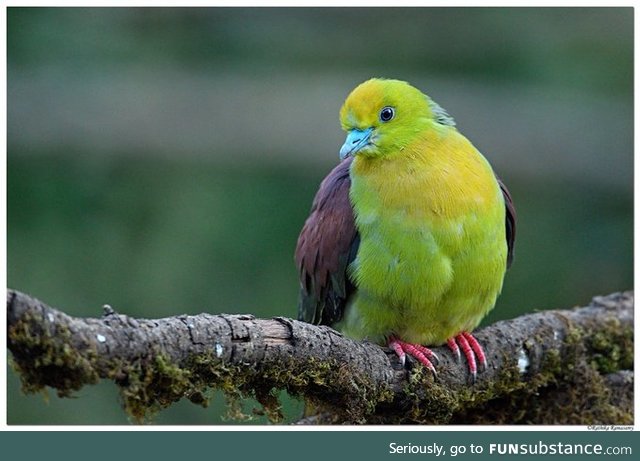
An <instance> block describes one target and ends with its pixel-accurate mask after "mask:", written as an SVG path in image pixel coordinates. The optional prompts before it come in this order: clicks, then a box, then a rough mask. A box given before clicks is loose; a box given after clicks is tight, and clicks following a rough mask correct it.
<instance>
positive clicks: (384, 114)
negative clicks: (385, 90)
mask: <svg viewBox="0 0 640 461" xmlns="http://www.w3.org/2000/svg"><path fill="white" fill-rule="evenodd" d="M394 115H396V111H395V110H394V108H393V107H389V106H387V107H383V108H382V110H381V111H380V120H381V121H383V122H388V121H389V120H391V119H392V118H393V116H394Z"/></svg>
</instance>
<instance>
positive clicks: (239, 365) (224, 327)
mask: <svg viewBox="0 0 640 461" xmlns="http://www.w3.org/2000/svg"><path fill="white" fill-rule="evenodd" d="M7 316H8V320H7V325H8V347H9V350H10V351H11V352H12V354H13V363H14V366H15V368H16V370H17V372H18V373H19V375H20V377H21V380H22V384H23V389H24V390H25V391H27V392H35V391H38V390H41V389H42V388H44V387H45V386H50V387H53V388H55V389H57V391H58V394H59V395H61V396H68V395H70V394H71V393H72V392H73V391H75V390H78V389H80V388H81V387H83V386H85V385H87V384H94V383H96V382H97V381H98V380H99V379H110V380H113V381H114V382H115V383H116V384H117V385H118V386H119V388H120V391H121V394H122V396H123V402H124V407H125V410H126V411H127V412H128V413H129V414H130V415H132V416H133V417H134V418H135V419H136V420H138V421H142V420H143V419H144V418H145V417H146V416H148V415H149V414H151V413H153V412H154V411H157V410H159V409H161V408H165V407H167V406H169V405H170V404H171V403H173V402H176V401H178V400H179V399H181V398H184V397H186V398H188V399H190V400H191V401H192V402H194V403H199V404H204V403H206V400H207V399H206V397H205V395H206V392H207V390H209V389H222V390H223V391H224V392H225V393H226V394H227V396H229V397H231V399H232V400H233V399H236V400H237V399H240V398H243V397H254V398H256V399H257V400H258V401H259V402H260V403H261V404H262V405H263V406H264V409H265V411H266V413H267V414H268V415H269V416H270V418H271V419H272V420H275V421H277V420H279V419H280V418H281V414H280V409H279V405H278V401H277V397H276V392H277V390H280V389H284V390H286V391H287V392H289V393H290V394H292V395H295V396H303V397H304V398H306V399H307V400H308V401H310V402H311V403H312V404H313V405H314V406H315V407H316V408H320V409H322V410H323V412H322V414H321V417H316V418H315V419H313V420H306V421H305V422H310V421H313V422H331V423H338V422H340V423H364V422H366V423H387V424H388V423H430V424H446V423H455V424H462V423H467V424H469V423H511V424H513V423H537V424H552V423H571V424H595V423H598V424H631V423H632V421H633V398H632V394H631V393H632V388H633V373H632V371H630V370H631V369H632V368H633V292H624V293H614V294H611V295H609V296H604V297H596V298H594V299H593V301H592V302H591V304H590V305H589V306H586V307H581V308H574V309H572V310H562V311H559V310H554V311H543V312H539V313H535V314H530V315H525V316H522V317H519V318H516V319H513V320H509V321H502V322H497V323H495V324H493V325H491V326H489V327H486V328H484V329H482V330H479V331H477V332H476V337H477V338H478V340H479V341H480V342H481V343H482V344H483V345H484V348H485V351H486V352H487V357H488V360H489V367H488V369H487V370H485V371H484V372H482V373H480V374H479V375H478V380H477V382H476V383H475V384H471V383H470V382H469V377H468V374H467V372H466V367H465V366H463V365H461V364H457V363H455V361H454V359H453V357H452V356H451V354H450V353H449V352H448V350H446V349H440V348H434V351H435V352H436V353H437V354H438V355H439V356H440V357H441V362H440V364H439V366H438V372H439V374H438V377H437V379H435V380H434V378H433V377H432V376H431V375H430V374H429V373H428V372H426V371H425V370H424V369H423V368H422V367H414V368H413V369H411V370H406V369H404V368H403V367H402V366H401V365H400V363H399V362H398V360H397V359H396V357H395V356H394V355H393V354H392V353H390V352H389V351H388V350H386V349H384V348H381V347H379V346H377V345H375V344H371V343H368V342H356V341H352V340H350V339H348V338H345V337H343V336H342V335H340V334H339V333H337V332H336V331H334V330H332V329H330V328H327V327H318V326H313V325H309V324H306V323H303V322H299V321H296V320H291V319H287V318H283V317H278V318H273V319H257V318H254V317H253V316H250V315H209V314H200V315H195V316H188V315H181V316H176V317H169V318H164V319H157V320H148V319H134V318H131V317H128V316H126V315H121V314H118V313H116V312H114V311H113V310H112V309H110V308H109V307H108V306H105V311H104V314H103V315H102V317H100V318H75V317H71V316H69V315H67V314H65V313H63V312H61V311H59V310H56V309H53V308H51V307H49V306H47V305H46V304H44V303H42V302H40V301H38V300H36V299H34V298H32V297H30V296H28V295H25V294H23V293H20V292H18V291H13V290H9V291H8V294H7Z"/></svg>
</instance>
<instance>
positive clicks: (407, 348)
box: [388, 336, 440, 378]
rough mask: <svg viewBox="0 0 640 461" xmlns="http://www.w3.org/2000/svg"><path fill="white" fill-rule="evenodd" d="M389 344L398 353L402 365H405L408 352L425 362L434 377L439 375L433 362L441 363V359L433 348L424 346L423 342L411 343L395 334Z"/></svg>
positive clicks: (419, 360) (422, 362)
mask: <svg viewBox="0 0 640 461" xmlns="http://www.w3.org/2000/svg"><path fill="white" fill-rule="evenodd" d="M388 345H389V347H390V348H391V349H392V350H393V351H394V352H395V353H396V355H397V356H398V358H399V359H400V363H402V366H405V364H406V358H407V354H408V355H410V356H411V357H413V358H415V359H416V360H418V362H420V363H421V364H423V365H424V366H425V367H426V368H427V369H428V370H429V371H430V372H431V373H432V374H433V377H434V378H435V377H437V376H438V373H437V372H436V367H435V366H434V365H433V362H435V363H439V362H440V359H439V358H438V356H437V355H436V354H435V353H434V352H433V351H432V350H431V349H429V348H427V347H424V346H422V345H421V344H411V343H407V342H404V341H401V340H400V339H398V338H396V337H395V336H392V337H391V338H389V343H388Z"/></svg>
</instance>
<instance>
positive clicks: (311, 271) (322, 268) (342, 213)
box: [295, 157, 360, 325]
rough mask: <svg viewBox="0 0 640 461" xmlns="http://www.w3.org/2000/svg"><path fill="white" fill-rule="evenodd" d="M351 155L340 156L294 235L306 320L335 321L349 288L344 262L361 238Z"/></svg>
mask: <svg viewBox="0 0 640 461" xmlns="http://www.w3.org/2000/svg"><path fill="white" fill-rule="evenodd" d="M352 160H353V159H352V158H351V157H349V158H347V159H345V160H343V161H342V162H341V163H340V164H339V165H338V166H336V167H335V168H334V169H333V170H332V171H331V173H329V175H328V176H327V177H326V178H325V179H324V180H323V181H322V183H321V184H320V189H319V190H318V192H317V194H316V196H315V198H314V199H313V204H312V206H311V214H310V215H309V218H307V221H306V222H305V224H304V227H303V228H302V231H301V232H300V236H299V237H298V245H297V246H296V252H295V262H296V266H297V268H298V273H299V276H300V298H299V303H298V318H299V319H300V320H303V321H305V322H309V323H315V324H323V325H331V324H333V323H335V322H337V321H339V320H340V319H341V318H342V315H343V314H344V309H345V305H346V303H347V300H348V298H349V296H350V294H351V293H352V292H353V291H354V286H353V284H352V283H351V281H350V280H349V277H348V276H347V267H348V266H349V264H350V263H351V261H353V259H354V258H355V255H356V253H357V251H358V245H359V241H360V239H359V236H358V233H357V231H356V227H355V221H354V217H353V208H352V207H351V202H350V200H349V187H350V186H351V179H350V178H349V166H350V165H351V161H352Z"/></svg>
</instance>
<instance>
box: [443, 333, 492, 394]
mask: <svg viewBox="0 0 640 461" xmlns="http://www.w3.org/2000/svg"><path fill="white" fill-rule="evenodd" d="M447 345H448V346H449V349H451V351H452V352H453V354H454V355H455V356H456V358H457V360H458V362H459V361H460V349H462V353H463V354H464V356H465V358H466V359H467V363H468V364H469V373H470V374H471V379H472V380H473V382H474V383H475V382H476V377H477V374H478V364H479V365H480V371H484V370H485V369H486V368H487V358H486V356H485V354H484V350H483V349H482V346H481V345H480V343H479V342H478V340H477V339H476V338H474V337H473V335H472V334H471V333H469V332H468V331H463V332H462V333H460V334H459V335H456V336H455V337H453V338H450V339H449V340H448V341H447Z"/></svg>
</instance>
